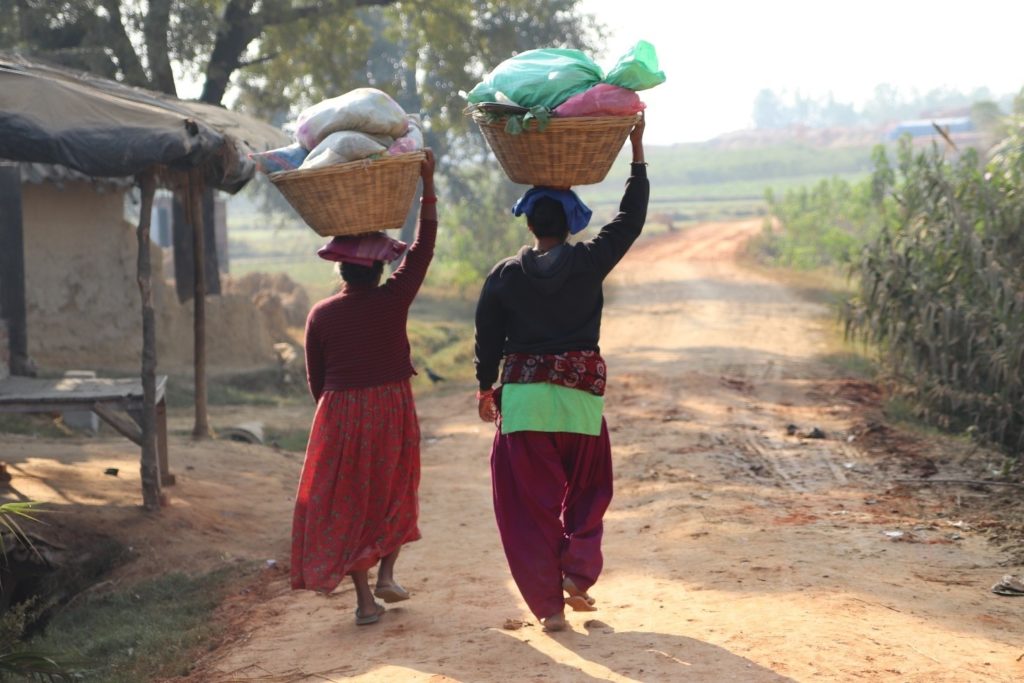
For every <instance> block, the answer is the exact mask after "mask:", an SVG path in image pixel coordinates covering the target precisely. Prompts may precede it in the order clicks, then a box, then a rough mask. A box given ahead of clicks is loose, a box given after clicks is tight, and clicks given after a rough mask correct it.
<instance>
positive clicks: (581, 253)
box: [474, 164, 650, 389]
mask: <svg viewBox="0 0 1024 683" xmlns="http://www.w3.org/2000/svg"><path fill="white" fill-rule="evenodd" d="M649 194H650V185H649V183H648V181H647V167H646V166H645V165H644V164H633V165H632V167H631V175H630V177H629V180H627V181H626V191H625V194H623V196H622V202H621V203H620V204H619V213H618V215H616V216H615V218H614V220H612V222H611V223H609V224H608V225H606V226H604V227H603V228H601V231H600V232H599V233H598V234H597V236H596V237H594V238H593V239H591V240H588V241H586V242H578V243H576V244H573V245H568V244H567V245H564V246H560V247H557V248H556V249H553V250H551V251H549V252H548V253H546V254H540V253H538V252H537V251H534V250H533V249H531V248H530V247H528V246H527V247H523V248H522V249H521V250H520V251H519V253H518V254H516V255H515V256H511V257H509V258H507V259H505V260H503V261H501V262H499V263H498V264H497V265H496V266H494V268H493V269H492V270H491V272H490V274H489V275H488V276H487V279H486V280H485V281H484V286H483V290H482V291H481V293H480V300H479V302H478V303H477V308H476V349H475V358H474V362H475V364H476V378H477V380H478V381H479V382H480V388H481V389H489V388H490V387H491V386H493V385H494V383H495V381H497V379H498V366H499V364H500V363H501V358H502V356H503V355H504V354H506V353H516V352H524V353H563V352H565V351H589V350H594V351H599V350H600V349H599V347H598V341H599V339H600V336H601V311H602V308H603V307H604V293H603V291H602V288H601V283H602V282H603V281H604V278H605V277H606V276H607V275H608V273H609V272H611V270H612V268H614V267H615V264H617V263H618V262H619V260H620V259H621V258H622V257H623V256H624V255H625V254H626V252H627V251H628V250H629V248H630V246H632V244H633V242H634V240H636V238H637V237H639V236H640V232H641V230H642V229H643V226H644V221H645V220H646V219H647V200H648V196H649Z"/></svg>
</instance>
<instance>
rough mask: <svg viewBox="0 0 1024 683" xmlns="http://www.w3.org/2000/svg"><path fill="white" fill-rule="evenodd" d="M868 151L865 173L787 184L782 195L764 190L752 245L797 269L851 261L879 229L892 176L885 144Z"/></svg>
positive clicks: (770, 259) (761, 255)
mask: <svg viewBox="0 0 1024 683" xmlns="http://www.w3.org/2000/svg"><path fill="white" fill-rule="evenodd" d="M871 156H872V159H873V160H874V163H875V172H874V174H873V175H872V176H871V177H870V178H866V179H863V180H858V181H855V182H851V181H849V180H845V179H842V178H837V177H833V178H831V179H823V180H820V181H819V182H818V183H817V184H816V185H813V186H811V187H798V188H795V189H789V190H786V191H785V193H784V194H783V195H782V196H781V198H780V197H777V196H776V194H775V193H774V192H772V191H771V190H768V191H767V192H766V194H765V199H766V201H767V203H768V212H769V219H768V220H766V221H765V227H764V231H763V232H762V234H761V235H760V236H758V237H757V238H755V239H754V240H753V241H752V243H751V245H750V248H751V249H752V251H753V252H754V253H755V254H756V255H757V256H758V257H759V258H762V259H764V260H766V261H768V262H770V263H773V264H775V265H781V266H785V267H788V268H797V269H800V270H811V269H815V268H822V267H835V266H849V265H850V264H852V263H853V262H855V261H856V260H857V257H858V254H859V253H860V250H861V248H862V246H863V244H864V243H865V242H866V241H867V240H868V239H870V238H871V237H873V236H874V235H875V234H876V233H877V232H878V230H879V227H880V224H881V220H882V204H881V198H882V196H883V195H884V191H885V188H887V187H888V185H889V183H890V182H891V179H892V169H891V168H889V164H888V160H887V157H886V153H885V148H884V147H882V146H881V145H879V146H877V147H876V148H875V149H874V150H873V152H872V155H871ZM880 184H881V185H880Z"/></svg>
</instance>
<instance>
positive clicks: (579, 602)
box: [475, 119, 649, 631]
mask: <svg viewBox="0 0 1024 683" xmlns="http://www.w3.org/2000/svg"><path fill="white" fill-rule="evenodd" d="M643 130H644V122H643V120H642V119H641V121H640V122H639V123H638V124H637V125H636V127H635V128H634V129H633V132H632V133H631V134H630V140H631V142H632V147H633V165H632V172H631V175H630V178H629V180H628V181H627V183H626V191H625V194H624V195H623V197H622V202H621V204H620V207H619V214H618V215H617V216H616V217H615V219H614V220H613V221H612V222H611V223H609V224H608V225H606V226H604V227H603V228H602V229H601V231H600V233H599V234H598V235H597V236H596V237H594V238H593V239H591V240H589V241H586V242H579V243H577V244H572V245H570V244H567V243H566V239H567V238H568V236H569V233H575V232H578V231H579V230H582V229H583V227H585V226H586V223H587V221H588V220H589V218H590V212H589V210H588V209H586V207H583V206H582V204H581V203H580V202H579V199H578V198H576V195H575V194H573V193H572V192H570V191H568V190H552V189H549V188H533V189H532V190H530V191H529V192H527V193H526V195H524V196H523V198H522V199H520V201H519V203H517V205H516V208H515V209H514V211H515V212H516V213H517V215H518V214H519V213H525V214H526V216H527V224H528V225H529V228H530V231H531V232H532V233H533V236H534V238H535V243H534V246H533V247H532V248H530V247H523V249H522V250H520V252H519V253H518V254H517V255H515V256H512V257H510V258H507V259H505V260H504V261H501V262H500V263H498V264H497V265H496V266H495V267H494V269H493V270H492V271H491V273H490V275H488V276H487V279H486V281H485V282H484V286H483V290H482V292H481V294H480V300H479V303H478V304H477V310H476V357H475V362H476V376H477V379H478V380H479V382H480V391H479V392H478V394H477V398H478V400H479V406H478V409H479V414H480V417H481V419H483V420H484V421H485V422H489V421H494V420H497V423H498V432H497V434H495V436H494V443H493V445H492V447H491V476H492V485H493V494H494V514H495V517H496V518H497V522H498V532H499V533H500V535H501V542H502V545H503V546H504V548H505V556H506V558H507V559H508V564H509V568H510V569H511V571H512V578H513V579H515V582H516V585H517V586H518V587H519V591H520V593H522V595H523V599H524V600H526V604H527V605H528V606H529V608H530V611H532V612H533V613H534V615H536V616H537V618H538V619H540V620H541V621H542V622H543V624H544V628H545V630H547V631H560V630H563V629H565V628H566V621H565V615H564V605H569V606H570V607H572V608H573V609H575V610H580V611H591V610H594V609H595V608H594V606H593V605H594V600H593V598H591V597H590V595H589V594H588V593H587V591H588V590H589V589H590V587H591V586H592V585H593V584H594V582H596V581H597V578H598V575H599V574H600V573H601V568H602V564H603V558H602V555H601V536H602V532H603V526H602V519H603V516H604V512H605V510H606V509H607V508H608V504H609V503H610V502H611V498H612V458H611V444H610V442H609V439H608V427H607V425H606V424H605V421H604V417H603V415H602V411H603V405H604V398H603V396H604V389H605V382H606V369H605V364H604V360H603V359H602V358H601V355H600V351H599V348H598V337H599V334H600V329H601V311H602V307H603V303H604V299H603V294H602V287H601V283H602V281H603V280H604V278H605V277H606V276H607V275H608V273H609V272H610V271H611V270H612V268H614V267H615V264H617V263H618V262H619V260H620V259H621V258H622V257H623V256H624V255H625V253H626V251H627V250H628V249H629V247H630V246H631V245H632V244H633V241H634V240H635V239H636V238H637V237H638V236H639V235H640V231H641V230H642V228H643V225H644V221H645V219H646V216H647V199H648V194H649V185H648V182H647V168H646V164H645V163H644V150H643ZM502 356H504V368H503V370H502V375H501V381H502V384H501V387H500V388H499V389H498V390H497V391H495V390H493V389H492V388H491V387H492V386H493V384H494V382H495V381H496V380H497V379H498V366H499V363H500V362H501V359H502ZM499 410H500V415H499ZM563 592H564V593H565V594H566V595H567V596H568V597H564V596H563Z"/></svg>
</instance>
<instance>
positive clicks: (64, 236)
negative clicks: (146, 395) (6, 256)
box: [22, 182, 275, 372]
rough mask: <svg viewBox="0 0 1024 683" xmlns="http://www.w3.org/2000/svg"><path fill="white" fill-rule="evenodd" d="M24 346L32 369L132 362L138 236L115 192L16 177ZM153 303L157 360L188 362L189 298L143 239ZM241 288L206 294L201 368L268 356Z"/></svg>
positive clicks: (135, 357) (135, 354) (137, 330)
mask: <svg viewBox="0 0 1024 683" xmlns="http://www.w3.org/2000/svg"><path fill="white" fill-rule="evenodd" d="M22 207H23V212H24V231H25V272H26V276H25V277H26V299H27V301H26V304H27V308H28V346H29V355H30V356H31V357H32V358H33V359H34V360H35V362H36V363H37V364H38V365H39V367H40V368H41V369H44V370H63V369H68V368H72V367H74V368H95V369H111V370H114V369H118V370H120V369H136V368H138V366H139V362H140V361H139V357H140V353H141V349H142V313H141V303H140V299H139V288H138V284H137V282H136V280H135V272H136V258H137V253H138V243H137V241H136V239H135V227H134V226H133V225H131V224H129V223H128V222H127V221H125V219H124V215H123V212H124V194H123V192H121V191H115V190H102V191H100V190H98V189H97V188H96V187H95V186H94V185H92V184H90V183H80V182H73V183H65V184H64V185H63V186H62V187H58V186H56V185H53V184H49V183H43V184H25V185H23V186H22ZM152 266H153V303H154V307H155V309H156V313H157V316H156V317H157V321H156V325H157V354H158V364H159V367H160V368H161V369H162V370H181V369H188V368H190V367H191V363H192V307H191V304H185V305H182V304H180V303H179V302H178V300H177V297H176V296H175V295H174V289H173V287H172V286H171V287H169V286H168V284H167V283H166V282H165V281H164V275H163V257H162V250H161V249H160V248H159V247H157V246H155V245H154V246H153V248H152ZM253 313H254V309H253V306H252V303H251V302H250V301H249V300H247V299H246V298H244V297H240V296H225V297H210V298H209V299H208V303H207V348H208V361H209V363H208V364H209V368H210V371H211V372H216V371H219V370H239V369H250V368H253V367H260V366H264V365H268V364H271V363H273V362H274V358H275V356H274V352H273V342H272V340H271V338H270V335H269V333H268V332H267V329H266V325H265V324H264V322H263V320H262V319H261V317H260V316H258V315H253Z"/></svg>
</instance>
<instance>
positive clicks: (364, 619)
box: [356, 602, 386, 626]
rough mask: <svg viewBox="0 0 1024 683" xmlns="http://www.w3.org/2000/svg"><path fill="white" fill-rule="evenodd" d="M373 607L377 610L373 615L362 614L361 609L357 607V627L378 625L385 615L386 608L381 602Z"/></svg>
mask: <svg viewBox="0 0 1024 683" xmlns="http://www.w3.org/2000/svg"><path fill="white" fill-rule="evenodd" d="M373 606H374V607H376V608H377V609H376V610H375V611H374V612H373V614H360V613H359V608H358V607H356V626H366V625H368V624H376V623H377V622H378V621H380V615H382V614H384V612H385V610H386V608H385V607H384V605H382V604H380V603H379V602H374V603H373Z"/></svg>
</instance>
